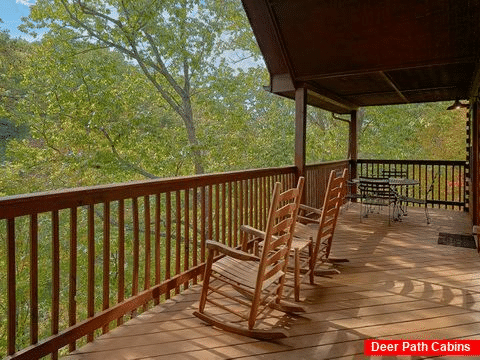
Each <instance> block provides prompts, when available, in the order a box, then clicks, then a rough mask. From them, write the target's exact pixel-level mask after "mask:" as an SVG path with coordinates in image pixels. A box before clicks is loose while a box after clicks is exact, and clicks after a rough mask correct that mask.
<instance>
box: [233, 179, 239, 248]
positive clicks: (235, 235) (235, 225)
mask: <svg viewBox="0 0 480 360" xmlns="http://www.w3.org/2000/svg"><path fill="white" fill-rule="evenodd" d="M231 185H232V186H233V246H237V245H238V212H239V202H238V181H232V182H231Z"/></svg>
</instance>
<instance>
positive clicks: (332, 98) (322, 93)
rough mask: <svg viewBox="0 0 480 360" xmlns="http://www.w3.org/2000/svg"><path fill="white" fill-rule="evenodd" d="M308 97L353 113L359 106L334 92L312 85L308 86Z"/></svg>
mask: <svg viewBox="0 0 480 360" xmlns="http://www.w3.org/2000/svg"><path fill="white" fill-rule="evenodd" d="M305 86H306V87H307V89H308V90H309V91H308V95H309V96H313V97H316V98H318V99H320V100H322V101H325V102H328V103H330V104H332V105H335V106H338V107H341V108H344V109H345V110H348V111H352V110H356V109H358V105H357V104H355V103H353V102H351V101H349V100H347V99H345V98H343V97H341V96H339V95H338V94H335V93H334V92H332V91H330V90H327V89H323V88H320V87H319V86H314V85H311V84H308V83H307V84H306V85H305Z"/></svg>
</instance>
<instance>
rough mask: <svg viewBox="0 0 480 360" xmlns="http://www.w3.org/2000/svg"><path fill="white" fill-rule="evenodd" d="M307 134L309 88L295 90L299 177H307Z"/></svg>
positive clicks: (296, 160) (296, 154)
mask: <svg viewBox="0 0 480 360" xmlns="http://www.w3.org/2000/svg"><path fill="white" fill-rule="evenodd" d="M306 134H307V88H305V87H300V88H298V89H296V90H295V166H296V167H297V175H298V176H305V153H306V151H305V148H306V144H305V143H306V140H307V135H306Z"/></svg>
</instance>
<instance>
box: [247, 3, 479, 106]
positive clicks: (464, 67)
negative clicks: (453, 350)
mask: <svg viewBox="0 0 480 360" xmlns="http://www.w3.org/2000/svg"><path fill="white" fill-rule="evenodd" d="M242 2H243V5H244V8H245V11H246V13H247V16H248V18H249V20H250V23H251V26H252V29H253V32H254V34H255V36H256V39H257V42H258V44H259V47H260V49H261V51H262V53H263V56H264V58H265V62H266V64H267V68H268V71H269V73H270V80H271V81H270V91H272V92H273V93H275V94H278V95H282V96H286V97H289V98H294V96H295V88H298V87H301V86H306V87H307V88H308V90H309V91H308V102H309V104H311V105H314V106H318V107H320V108H323V109H326V110H329V111H333V112H337V113H348V112H350V111H351V110H355V109H357V108H358V107H362V106H372V105H388V104H406V103H418V102H431V101H446V100H454V99H456V98H458V99H470V98H472V97H473V96H476V95H477V94H478V86H479V83H480V79H479V73H480V66H479V64H480V60H479V59H480V1H478V0H403V1H392V0H364V1H354V0H325V1H318V0H296V1H291V0H242Z"/></svg>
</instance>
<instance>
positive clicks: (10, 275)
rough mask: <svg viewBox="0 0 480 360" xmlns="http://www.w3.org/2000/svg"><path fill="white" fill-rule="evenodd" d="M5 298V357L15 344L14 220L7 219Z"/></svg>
mask: <svg viewBox="0 0 480 360" xmlns="http://www.w3.org/2000/svg"><path fill="white" fill-rule="evenodd" d="M7 255H8V258H7V279H8V288H7V297H8V315H7V316H8V319H7V355H12V354H13V353H14V352H15V348H16V346H15V342H16V328H17V327H16V314H17V300H16V291H15V290H16V273H15V219H14V218H12V219H7Z"/></svg>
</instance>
